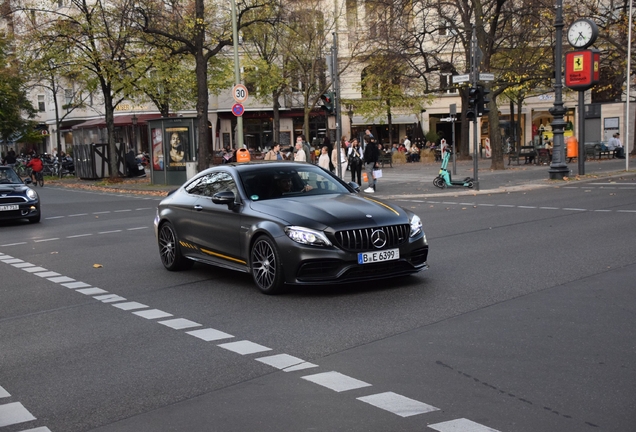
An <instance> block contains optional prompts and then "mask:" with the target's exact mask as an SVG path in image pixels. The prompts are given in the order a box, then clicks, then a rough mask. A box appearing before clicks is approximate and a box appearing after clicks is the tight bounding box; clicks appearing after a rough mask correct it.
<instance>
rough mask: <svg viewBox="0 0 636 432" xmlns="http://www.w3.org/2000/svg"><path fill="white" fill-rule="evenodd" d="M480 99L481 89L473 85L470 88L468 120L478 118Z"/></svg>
mask: <svg viewBox="0 0 636 432" xmlns="http://www.w3.org/2000/svg"><path fill="white" fill-rule="evenodd" d="M478 100H479V89H477V88H475V87H471V88H470V89H468V110H467V111H466V119H467V120H476V119H477V102H478Z"/></svg>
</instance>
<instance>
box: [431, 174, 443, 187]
mask: <svg viewBox="0 0 636 432" xmlns="http://www.w3.org/2000/svg"><path fill="white" fill-rule="evenodd" d="M433 184H434V185H435V186H436V187H438V188H440V189H444V188H445V187H446V182H445V181H444V179H443V178H441V177H439V176H437V177H435V179H434V180H433Z"/></svg>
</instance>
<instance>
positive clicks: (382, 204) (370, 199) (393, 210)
mask: <svg viewBox="0 0 636 432" xmlns="http://www.w3.org/2000/svg"><path fill="white" fill-rule="evenodd" d="M364 199H367V200H369V201H373V202H374V203H376V204H380V205H381V206H382V207H386V208H388V209H389V210H391V211H392V212H393V213H395V214H396V215H399V214H400V213H398V212H397V211H396V210H395V209H394V208H392V207H389V206H388V205H386V204H384V203H381V202H380V201H376V200H374V199H372V198H369V197H364Z"/></svg>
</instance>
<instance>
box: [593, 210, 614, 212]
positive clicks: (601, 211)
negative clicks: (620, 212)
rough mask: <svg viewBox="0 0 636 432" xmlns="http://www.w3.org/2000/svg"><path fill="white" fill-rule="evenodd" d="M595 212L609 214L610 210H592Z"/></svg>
mask: <svg viewBox="0 0 636 432" xmlns="http://www.w3.org/2000/svg"><path fill="white" fill-rule="evenodd" d="M594 211H595V212H611V210H594Z"/></svg>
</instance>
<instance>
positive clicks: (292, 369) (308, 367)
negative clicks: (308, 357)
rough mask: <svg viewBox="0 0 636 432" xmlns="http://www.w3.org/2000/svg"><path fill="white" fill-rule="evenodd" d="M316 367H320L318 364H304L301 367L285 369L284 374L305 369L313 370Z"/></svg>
mask: <svg viewBox="0 0 636 432" xmlns="http://www.w3.org/2000/svg"><path fill="white" fill-rule="evenodd" d="M315 367H318V365H317V364H313V363H309V362H304V363H301V364H299V365H296V366H292V367H288V368H286V369H283V372H295V371H299V370H304V369H311V368H315Z"/></svg>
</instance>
